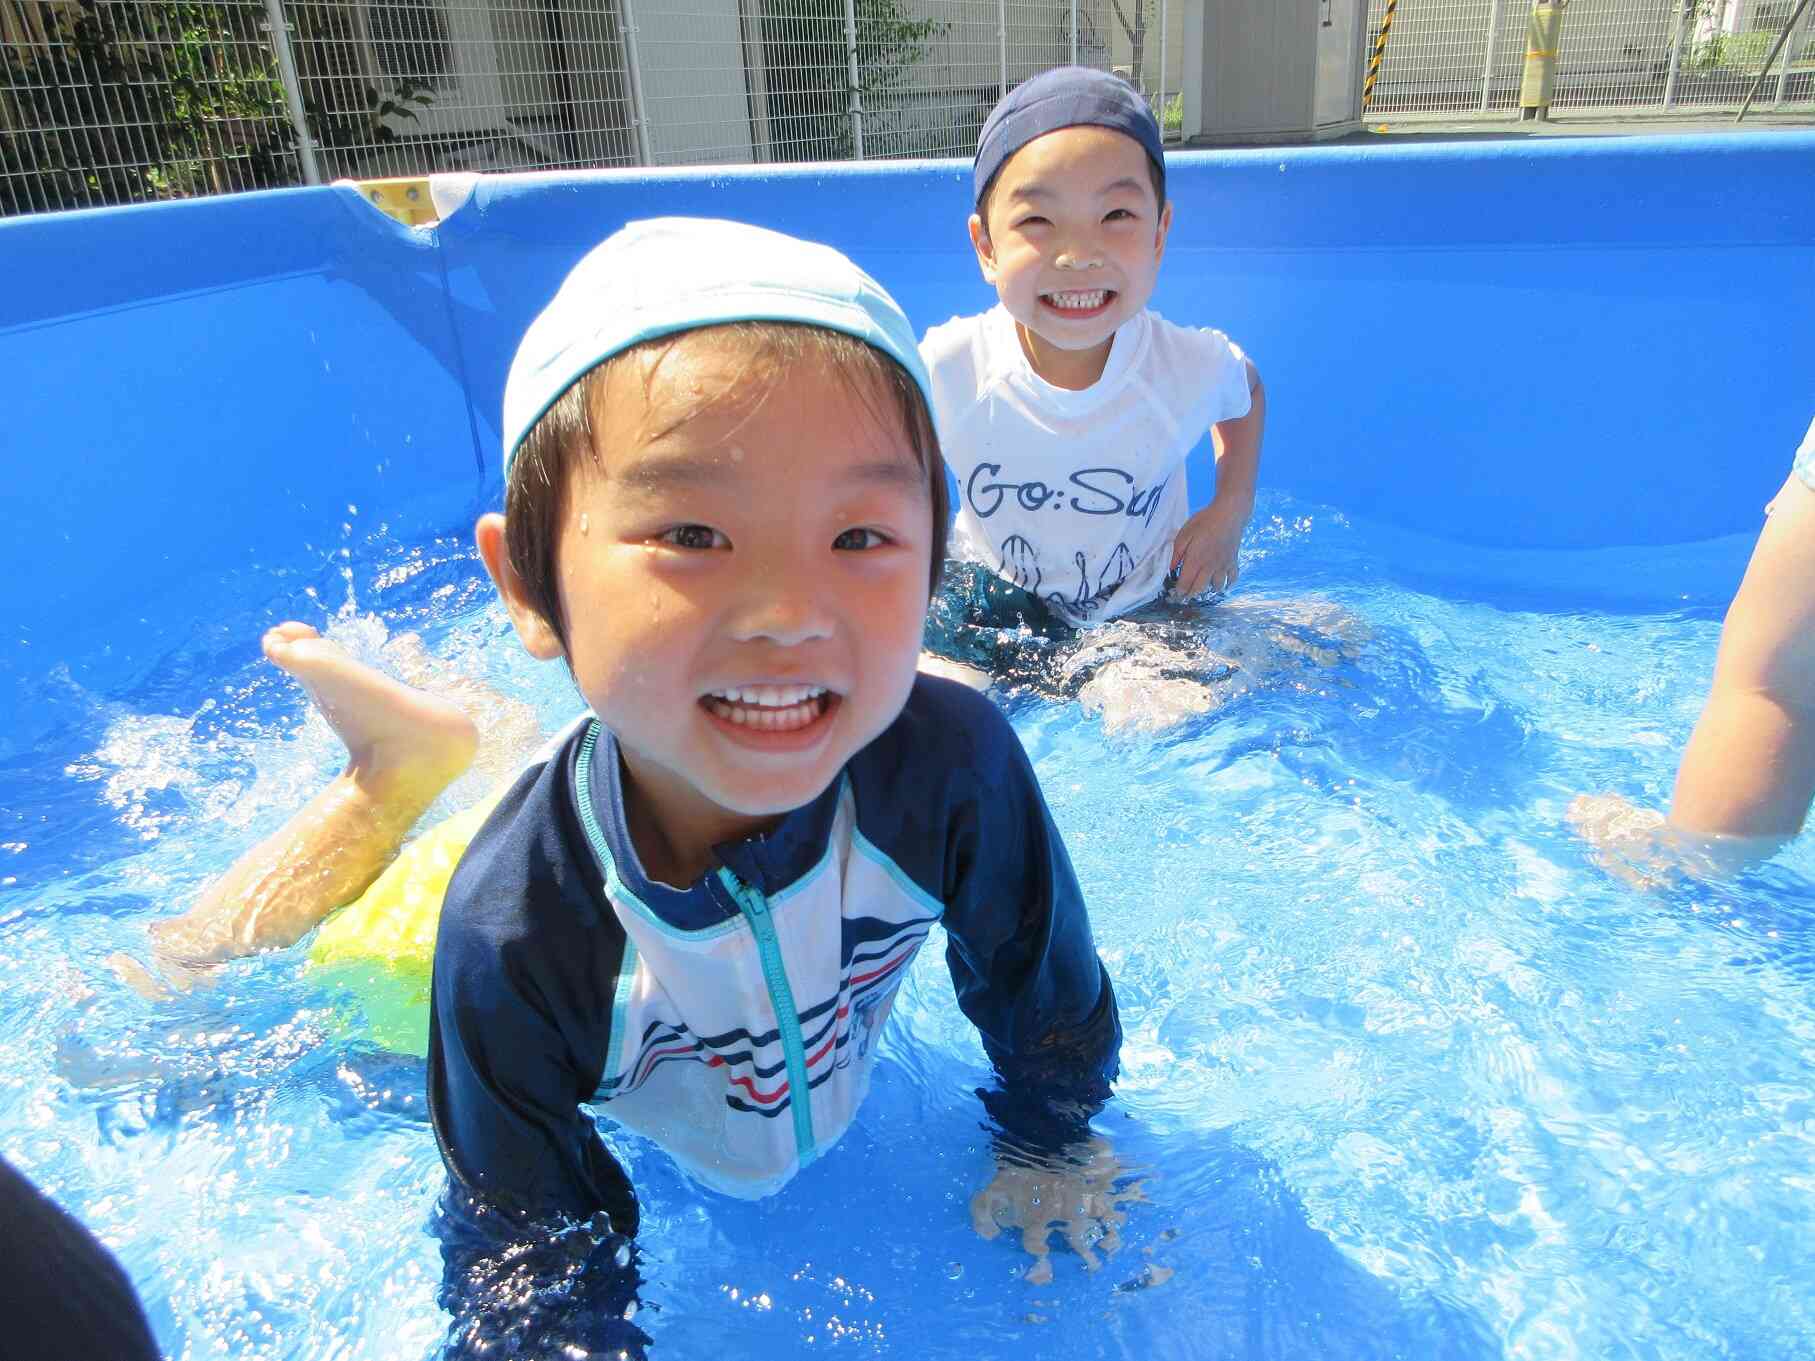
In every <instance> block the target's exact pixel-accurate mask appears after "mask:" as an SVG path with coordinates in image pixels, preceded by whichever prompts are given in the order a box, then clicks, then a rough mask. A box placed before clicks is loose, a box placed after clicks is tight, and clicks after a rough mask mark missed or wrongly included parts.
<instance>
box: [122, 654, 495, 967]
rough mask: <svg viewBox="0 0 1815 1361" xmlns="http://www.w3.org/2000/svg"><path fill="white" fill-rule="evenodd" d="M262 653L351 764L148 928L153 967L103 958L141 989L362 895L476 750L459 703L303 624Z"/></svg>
mask: <svg viewBox="0 0 1815 1361" xmlns="http://www.w3.org/2000/svg"><path fill="white" fill-rule="evenodd" d="M264 650H265V655H266V656H267V657H269V658H270V659H271V661H272V663H273V664H275V665H276V666H278V667H279V668H281V669H282V670H283V671H285V672H287V673H288V674H289V675H291V676H293V677H295V678H296V680H297V681H298V682H299V683H300V684H301V685H302V687H303V688H304V689H305V690H307V691H308V692H309V698H310V699H311V700H313V701H314V703H315V707H316V708H317V709H318V710H320V711H321V715H322V717H323V718H325V719H326V720H327V722H328V725H329V726H330V727H331V728H333V729H334V731H335V733H336V734H337V735H338V736H339V737H340V740H341V741H342V742H344V743H345V744H346V747H347V768H346V769H345V770H344V771H342V772H341V773H340V775H338V776H336V777H335V778H334V779H333V780H332V781H330V782H329V784H328V786H327V788H325V789H323V790H322V791H321V792H320V793H318V794H317V795H316V796H315V797H314V798H312V799H311V800H310V801H309V802H308V803H307V804H305V805H304V806H303V807H302V808H301V809H299V810H297V812H295V813H293V814H292V815H291V816H290V819H289V821H288V822H286V823H285V824H284V825H283V827H281V828H280V829H279V830H278V831H277V832H276V833H275V834H273V835H272V836H270V837H268V838H266V840H264V841H262V842H260V843H259V844H258V845H257V846H254V847H253V848H252V849H251V850H249V851H246V852H244V853H243V854H242V855H241V856H240V857H239V859H238V860H236V861H235V862H234V863H233V865H232V866H230V867H229V868H228V870H227V872H226V873H225V874H223V875H222V876H221V877H220V878H219V879H217V880H215V881H214V883H212V884H211V885H209V887H208V888H207V890H206V891H204V893H203V894H202V897H201V899H200V901H198V902H197V903H196V905H195V906H194V907H192V908H190V909H189V910H188V911H187V912H184V913H182V914H180V915H179V916H176V917H172V918H170V919H168V920H166V921H161V922H156V923H154V924H153V925H152V926H151V928H150V936H151V949H152V963H153V965H154V966H155V972H154V971H153V970H150V969H146V968H145V967H144V966H143V965H140V964H138V963H137V961H135V960H133V959H131V958H130V956H120V957H116V958H114V959H112V960H110V961H108V962H109V964H110V966H111V967H112V969H113V971H114V973H115V974H116V975H118V976H119V977H120V978H121V980H122V981H123V982H125V983H126V984H127V986H129V987H131V988H133V989H134V990H135V991H137V992H139V993H141V994H144V995H147V996H153V995H157V994H158V993H160V992H162V991H164V990H166V989H167V988H174V989H176V990H185V989H187V988H189V987H191V986H194V985H195V984H196V983H199V982H204V981H206V980H207V978H208V976H209V974H210V972H211V971H212V966H214V965H216V964H219V963H221V962H222V961H224V960H228V959H233V958H236V957H238V956H241V955H248V954H254V953H257V952H258V951H261V950H270V949H281V948H282V947H284V946H287V945H292V944H294V943H295V942H296V941H298V940H300V939H302V937H303V936H304V935H306V934H308V932H310V931H312V930H313V929H314V928H315V927H316V926H317V925H319V924H320V922H321V920H322V918H323V917H325V916H326V915H327V914H328V913H329V912H331V911H333V910H334V909H335V908H337V907H340V906H343V905H344V904H346V903H349V902H351V901H352V900H353V899H354V898H356V897H358V896H359V894H360V893H362V892H364V891H365V888H366V886H367V885H369V884H370V883H371V882H372V880H373V879H375V878H376V877H377V876H378V874H379V873H380V872H381V871H382V870H383V869H384V867H385V866H386V865H387V864H389V863H390V861H391V859H392V857H393V856H395V855H396V854H397V849H398V847H399V846H401V845H402V844H403V838H404V836H405V835H406V834H407V833H408V831H409V829H410V827H411V826H412V825H414V823H415V821H416V819H417V818H418V817H420V816H421V815H422V813H423V812H424V810H426V809H427V808H428V806H429V805H430V804H431V803H433V802H434V801H435V799H436V797H437V796H438V795H439V794H440V793H441V791H442V790H443V789H445V788H447V786H448V783H449V782H450V781H451V780H453V779H455V778H456V777H457V776H458V775H459V774H460V772H461V771H463V770H465V769H466V767H467V765H468V763H469V762H471V760H472V758H473V752H474V750H475V748H476V747H477V746H478V742H479V735H478V732H477V730H476V729H475V728H474V726H473V722H472V720H471V719H469V718H468V717H467V716H466V714H465V713H464V712H463V711H462V710H461V709H460V707H459V706H458V705H456V704H454V703H451V702H450V701H448V700H445V699H442V698H440V697H439V696H436V695H431V694H428V693H426V692H424V691H421V690H417V689H414V688H413V687H411V686H408V685H405V684H403V683H402V682H400V681H395V680H392V679H391V678H390V677H389V676H386V675H385V674H384V673H382V672H380V671H378V670H376V669H375V668H373V667H370V666H367V665H365V664H364V663H363V662H359V661H355V660H354V659H353V658H352V657H351V656H350V655H348V653H347V652H346V650H345V649H344V648H342V647H341V646H340V645H339V644H338V643H333V642H330V641H329V640H328V639H326V638H323V637H322V636H321V635H320V634H318V633H317V632H316V631H315V630H314V629H313V628H311V627H309V625H307V624H297V623H288V624H280V625H278V627H276V628H274V629H272V630H271V631H270V632H269V633H267V634H266V635H265V637H264ZM159 975H161V977H160V976H159Z"/></svg>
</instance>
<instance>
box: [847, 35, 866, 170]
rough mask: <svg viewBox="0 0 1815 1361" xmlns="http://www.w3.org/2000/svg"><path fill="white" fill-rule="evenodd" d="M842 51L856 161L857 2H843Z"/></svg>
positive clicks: (859, 101)
mask: <svg viewBox="0 0 1815 1361" xmlns="http://www.w3.org/2000/svg"><path fill="white" fill-rule="evenodd" d="M844 50H845V59H846V60H847V61H848V62H849V63H850V68H851V70H850V75H851V98H850V102H849V105H848V109H847V111H848V112H849V113H850V115H851V147H852V151H853V153H854V154H855V156H856V158H857V159H858V160H860V161H861V160H862V159H863V91H862V89H861V88H859V86H858V84H857V0H844Z"/></svg>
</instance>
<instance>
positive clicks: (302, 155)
mask: <svg viewBox="0 0 1815 1361" xmlns="http://www.w3.org/2000/svg"><path fill="white" fill-rule="evenodd" d="M265 19H266V22H267V23H269V24H270V26H271V47H272V50H273V51H275V52H276V53H277V75H278V79H279V80H281V81H282V82H283V87H284V106H285V107H286V108H287V109H288V110H289V112H290V126H291V127H292V128H294V129H295V130H296V159H297V160H298V161H300V162H301V163H302V174H303V183H304V184H320V183H321V167H320V166H319V165H317V164H316V162H315V143H314V142H313V141H311V140H310V139H309V119H308V116H307V115H306V114H305V113H304V112H303V101H302V82H301V81H299V80H297V78H296V55H295V54H294V53H293V52H291V50H290V23H289V21H288V20H287V19H285V18H284V5H283V0H265Z"/></svg>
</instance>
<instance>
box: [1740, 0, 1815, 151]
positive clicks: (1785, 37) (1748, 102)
mask: <svg viewBox="0 0 1815 1361" xmlns="http://www.w3.org/2000/svg"><path fill="white" fill-rule="evenodd" d="M1808 7H1809V0H1802V3H1801V4H1800V5H1798V6H1797V7H1796V12H1795V13H1794V14H1792V15H1791V16H1790V19H1789V22H1788V23H1786V24H1785V25H1784V26H1783V29H1782V31H1781V32H1779V33H1778V35H1777V41H1776V42H1774V43H1772V44H1771V53H1770V55H1769V56H1767V57H1766V58H1765V64H1764V65H1763V66H1761V67H1759V68H1758V79H1757V80H1755V81H1753V82H1752V88H1751V89H1750V90H1747V91H1746V97H1745V99H1744V101H1742V102H1741V104H1740V106H1739V112H1738V113H1736V114H1734V115H1733V121H1734V122H1735V123H1736V124H1737V123H1738V122H1739V121H1740V120H1741V119H1743V118H1744V117H1745V116H1746V110H1747V109H1749V108H1751V107H1752V99H1753V96H1755V95H1756V94H1757V93H1758V87H1759V86H1761V85H1763V84H1764V83H1765V76H1766V75H1767V74H1768V73H1769V72H1770V70H1771V63H1772V62H1774V61H1776V60H1777V54H1778V53H1779V52H1781V51H1783V45H1784V44H1785V43H1786V42H1788V41H1789V40H1790V30H1791V29H1793V28H1795V27H1796V25H1797V24H1798V23H1799V22H1800V21H1801V19H1802V16H1803V11H1805V10H1807V9H1808Z"/></svg>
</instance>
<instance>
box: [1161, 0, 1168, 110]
mask: <svg viewBox="0 0 1815 1361" xmlns="http://www.w3.org/2000/svg"><path fill="white" fill-rule="evenodd" d="M1168 17H1169V16H1168V14H1167V12H1166V0H1160V79H1159V87H1160V141H1161V142H1162V143H1163V142H1164V141H1165V140H1166V21H1167V19H1168Z"/></svg>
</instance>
